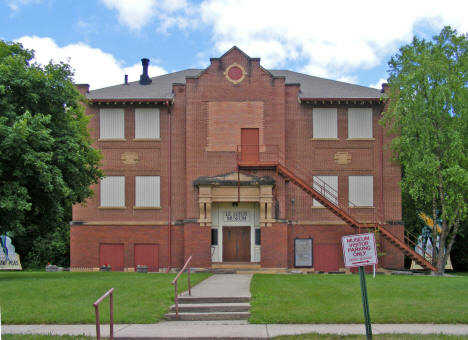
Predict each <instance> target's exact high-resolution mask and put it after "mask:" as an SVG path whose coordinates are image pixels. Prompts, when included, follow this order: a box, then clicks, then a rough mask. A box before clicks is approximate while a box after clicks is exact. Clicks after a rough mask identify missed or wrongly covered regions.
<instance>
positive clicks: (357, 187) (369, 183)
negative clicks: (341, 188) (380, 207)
mask: <svg viewBox="0 0 468 340" xmlns="http://www.w3.org/2000/svg"><path fill="white" fill-rule="evenodd" d="M353 204H354V205H356V206H358V207H372V206H374V177H373V176H349V205H350V206H353Z"/></svg>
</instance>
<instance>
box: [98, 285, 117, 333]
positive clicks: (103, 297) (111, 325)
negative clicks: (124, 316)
mask: <svg viewBox="0 0 468 340" xmlns="http://www.w3.org/2000/svg"><path fill="white" fill-rule="evenodd" d="M113 295H114V288H111V289H109V290H108V291H107V292H106V293H105V294H104V295H103V296H101V297H100V298H99V299H97V300H96V302H95V303H93V306H94V309H95V311H96V339H97V340H100V339H101V324H100V321H99V304H100V303H101V302H102V301H103V300H104V299H105V298H106V297H107V296H109V306H110V307H109V312H110V321H109V326H110V334H109V336H110V337H109V339H110V340H113V339H114V299H113Z"/></svg>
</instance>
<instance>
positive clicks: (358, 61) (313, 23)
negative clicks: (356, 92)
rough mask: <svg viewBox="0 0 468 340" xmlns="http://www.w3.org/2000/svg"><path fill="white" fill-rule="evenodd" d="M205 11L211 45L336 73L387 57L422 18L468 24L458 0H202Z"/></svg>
mask: <svg viewBox="0 0 468 340" xmlns="http://www.w3.org/2000/svg"><path fill="white" fill-rule="evenodd" d="M200 11H201V18H202V21H203V23H204V24H205V25H208V26H210V27H212V30H213V33H212V34H213V42H214V50H215V51H214V52H216V53H223V52H225V51H226V49H227V48H229V47H232V45H237V46H238V47H240V48H241V49H243V50H244V51H245V52H246V53H247V54H249V55H250V56H252V57H261V58H262V64H263V65H265V66H267V67H275V68H277V67H283V66H285V65H286V63H288V62H291V61H297V60H300V61H301V63H303V64H304V66H303V70H306V71H307V70H309V71H314V72H312V73H313V74H314V75H318V76H327V77H333V78H338V77H340V76H341V77H348V78H349V77H352V75H350V74H352V73H353V71H356V70H358V69H370V68H372V67H375V66H377V65H379V64H380V63H382V62H385V61H386V59H387V58H388V56H389V54H392V53H394V52H396V48H397V47H398V46H400V45H401V44H403V43H406V42H409V41H410V39H411V38H412V36H413V35H414V33H415V27H417V25H418V24H425V25H429V26H431V27H433V28H434V29H436V30H439V29H440V28H441V27H442V26H443V25H448V24H450V25H452V27H455V28H457V29H459V30H460V31H462V32H466V31H467V30H468V20H466V13H468V2H467V1H457V0H447V1H444V2H441V1H439V0H437V1H436V0H427V1H424V3H422V2H419V1H407V0H405V1H403V0H396V1H393V2H392V3H391V6H389V5H388V4H387V3H382V2H379V1H375V0H362V1H359V2H355V1H340V0H328V1H310V0H297V1H294V0H291V1H288V2H287V3H285V2H284V1H280V0H278V1H274V0H256V1H251V0H205V1H204V2H203V3H202V4H201V6H200ZM317 71H318V72H317Z"/></svg>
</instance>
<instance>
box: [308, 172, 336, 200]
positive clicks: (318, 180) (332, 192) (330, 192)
mask: <svg viewBox="0 0 468 340" xmlns="http://www.w3.org/2000/svg"><path fill="white" fill-rule="evenodd" d="M313 181H314V189H315V190H316V191H317V192H319V193H320V194H322V196H325V198H326V199H328V200H329V201H330V202H332V203H334V204H338V200H337V197H338V176H314V177H313ZM323 182H325V183H326V184H327V185H328V186H326V187H325V189H326V190H323V189H322V187H323ZM313 204H314V207H322V205H321V204H320V203H319V202H317V201H316V200H314V203H313Z"/></svg>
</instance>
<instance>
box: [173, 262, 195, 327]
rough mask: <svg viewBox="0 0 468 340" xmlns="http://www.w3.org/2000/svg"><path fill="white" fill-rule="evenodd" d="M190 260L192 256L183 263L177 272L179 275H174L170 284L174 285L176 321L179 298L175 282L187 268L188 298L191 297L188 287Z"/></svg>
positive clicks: (190, 290)
mask: <svg viewBox="0 0 468 340" xmlns="http://www.w3.org/2000/svg"><path fill="white" fill-rule="evenodd" d="M191 260H192V256H190V257H189V258H188V259H187V261H186V262H185V264H184V266H183V267H182V269H181V270H180V271H179V273H178V274H177V275H176V277H175V278H174V280H172V284H173V285H174V305H175V309H176V319H178V318H179V297H178V293H177V280H179V277H180V275H182V273H183V272H184V270H185V269H186V268H187V267H188V272H187V280H188V292H189V296H191V295H192V289H191V287H190V261H191Z"/></svg>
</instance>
